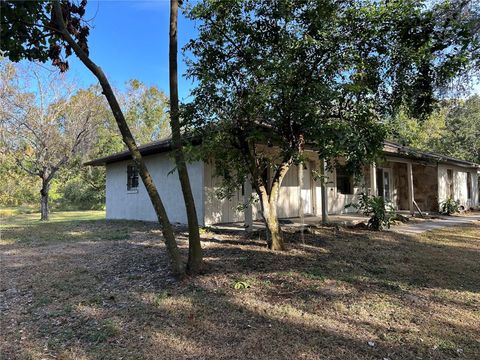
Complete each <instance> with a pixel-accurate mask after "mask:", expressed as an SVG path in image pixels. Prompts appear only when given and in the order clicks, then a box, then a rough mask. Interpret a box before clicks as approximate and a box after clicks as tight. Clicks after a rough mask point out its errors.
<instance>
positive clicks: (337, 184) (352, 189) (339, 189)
mask: <svg viewBox="0 0 480 360" xmlns="http://www.w3.org/2000/svg"><path fill="white" fill-rule="evenodd" d="M339 170H340V175H339ZM339 177H340V179H343V181H345V180H347V179H348V184H349V186H348V187H349V190H350V192H344V191H343V190H345V188H343V186H342V185H344V184H345V182H343V181H340V182H339ZM335 189H336V191H337V193H338V194H342V195H355V184H354V181H353V175H351V174H349V173H348V171H347V170H346V166H345V165H337V166H336V167H335Z"/></svg>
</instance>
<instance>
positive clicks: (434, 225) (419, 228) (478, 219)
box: [212, 212, 480, 237]
mask: <svg viewBox="0 0 480 360" xmlns="http://www.w3.org/2000/svg"><path fill="white" fill-rule="evenodd" d="M367 221H368V218H367V217H365V216H363V215H360V214H342V215H329V223H333V224H338V225H343V226H354V225H356V224H358V223H361V222H363V223H367ZM280 223H281V225H282V227H290V228H291V227H294V228H295V227H301V221H300V218H288V219H280ZM304 223H305V225H306V226H315V225H320V224H321V223H322V219H321V218H320V217H317V216H306V217H305V219H304ZM475 223H476V224H480V213H478V212H475V213H473V214H469V215H465V216H456V215H453V216H443V215H438V216H435V218H433V219H422V218H411V220H410V221H409V222H407V223H399V224H397V225H394V226H392V227H391V228H390V230H389V231H393V232H396V233H399V234H407V235H415V234H421V233H424V232H426V231H430V230H435V229H441V228H444V227H451V226H458V225H468V224H475ZM212 228H213V229H217V230H223V231H225V230H226V231H239V230H241V231H244V230H245V225H244V223H243V222H236V223H228V224H215V225H212ZM264 228H265V225H264V224H263V222H262V221H254V222H253V229H254V230H260V229H264ZM479 237H480V234H479Z"/></svg>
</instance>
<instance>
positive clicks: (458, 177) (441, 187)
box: [438, 164, 480, 208]
mask: <svg viewBox="0 0 480 360" xmlns="http://www.w3.org/2000/svg"><path fill="white" fill-rule="evenodd" d="M448 169H451V170H452V171H453V194H454V195H453V197H454V200H460V205H462V206H464V207H465V208H470V207H478V206H479V205H480V204H479V202H478V191H479V189H478V171H477V170H474V169H468V168H463V167H459V166H453V165H445V164H441V165H438V199H439V202H442V201H445V200H446V199H447V198H448V176H447V171H448ZM467 176H471V180H472V194H471V195H472V196H471V198H470V199H469V198H468V196H467V195H468V191H467Z"/></svg>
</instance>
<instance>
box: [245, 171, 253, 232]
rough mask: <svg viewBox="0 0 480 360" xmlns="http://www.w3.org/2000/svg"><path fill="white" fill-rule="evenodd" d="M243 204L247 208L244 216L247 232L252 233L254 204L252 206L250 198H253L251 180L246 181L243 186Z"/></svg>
mask: <svg viewBox="0 0 480 360" xmlns="http://www.w3.org/2000/svg"><path fill="white" fill-rule="evenodd" d="M243 189H244V191H243V204H244V206H245V210H244V216H245V230H246V231H247V232H251V231H252V230H253V212H252V204H250V198H251V196H252V183H251V182H250V179H248V180H247V181H245V184H244V185H243Z"/></svg>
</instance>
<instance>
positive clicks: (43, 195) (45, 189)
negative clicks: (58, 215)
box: [40, 180, 50, 221]
mask: <svg viewBox="0 0 480 360" xmlns="http://www.w3.org/2000/svg"><path fill="white" fill-rule="evenodd" d="M49 191H50V183H48V182H47V181H45V180H42V189H41V190H40V220H41V221H48V217H49V209H48V193H49Z"/></svg>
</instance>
